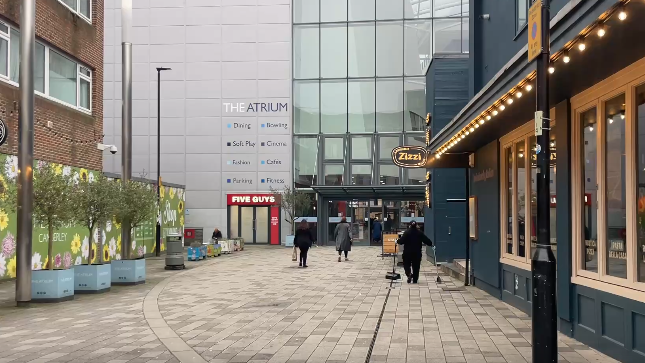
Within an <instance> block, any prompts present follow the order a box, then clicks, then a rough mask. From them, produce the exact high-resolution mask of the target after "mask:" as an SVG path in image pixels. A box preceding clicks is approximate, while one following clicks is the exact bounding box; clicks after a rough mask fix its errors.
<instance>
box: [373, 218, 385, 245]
mask: <svg viewBox="0 0 645 363" xmlns="http://www.w3.org/2000/svg"><path fill="white" fill-rule="evenodd" d="M382 237H383V225H382V224H381V222H379V221H378V218H374V225H373V226H372V239H373V240H374V243H375V244H378V243H379V242H381V238H382Z"/></svg>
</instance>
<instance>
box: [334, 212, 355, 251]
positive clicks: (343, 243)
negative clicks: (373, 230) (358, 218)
mask: <svg viewBox="0 0 645 363" xmlns="http://www.w3.org/2000/svg"><path fill="white" fill-rule="evenodd" d="M334 240H335V241H336V251H338V262H340V255H341V253H343V252H344V253H345V261H347V260H348V258H347V254H348V253H349V251H351V250H352V233H351V227H350V225H349V223H347V218H345V217H343V218H341V220H340V223H338V225H336V229H335V230H334Z"/></svg>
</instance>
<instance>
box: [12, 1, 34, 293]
mask: <svg viewBox="0 0 645 363" xmlns="http://www.w3.org/2000/svg"><path fill="white" fill-rule="evenodd" d="M35 19H36V0H23V1H22V7H21V9H20V31H21V33H22V34H21V37H20V58H21V59H22V60H21V62H20V120H19V124H18V133H19V137H18V176H17V178H16V179H17V184H18V233H17V237H18V248H17V251H16V259H17V266H16V267H17V268H16V270H17V271H16V277H17V278H16V304H17V305H18V306H27V305H28V304H29V302H30V301H31V237H32V231H33V220H32V215H31V212H32V209H33V204H34V195H33V189H34V184H33V173H32V168H33V164H34V52H35V44H36V41H35V33H36V27H35Z"/></svg>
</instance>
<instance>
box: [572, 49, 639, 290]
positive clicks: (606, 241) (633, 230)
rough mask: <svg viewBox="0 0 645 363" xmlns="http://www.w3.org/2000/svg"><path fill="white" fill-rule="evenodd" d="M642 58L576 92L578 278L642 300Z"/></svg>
mask: <svg viewBox="0 0 645 363" xmlns="http://www.w3.org/2000/svg"><path fill="white" fill-rule="evenodd" d="M643 65H645V59H643V60H640V61H637V62H636V63H635V64H633V65H631V66H629V67H628V68H626V69H624V70H622V71H620V72H618V73H616V74H614V75H612V76H611V77H610V78H608V79H607V80H605V81H603V82H602V83H601V84H598V85H596V86H594V87H591V88H590V89H588V90H586V91H584V92H582V93H580V94H578V95H576V96H574V97H572V99H571V109H572V111H573V112H572V115H573V118H572V130H573V135H572V136H573V138H572V153H573V155H572V156H573V160H575V163H574V164H573V165H572V166H573V167H572V170H571V171H572V185H571V187H572V209H573V210H572V217H573V219H572V221H573V226H572V230H573V231H574V233H573V235H572V237H573V242H574V244H573V246H575V253H574V258H573V261H572V262H573V265H574V269H573V276H572V282H574V283H576V284H579V285H583V286H589V287H592V288H595V289H598V290H603V291H610V292H612V293H614V294H619V295H621V296H627V297H630V298H633V299H637V300H641V301H645V71H643V70H642V69H643ZM636 66H638V67H636Z"/></svg>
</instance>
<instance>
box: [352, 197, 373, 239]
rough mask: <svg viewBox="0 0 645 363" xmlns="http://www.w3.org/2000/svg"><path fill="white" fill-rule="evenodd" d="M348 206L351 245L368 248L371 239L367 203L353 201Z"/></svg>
mask: <svg viewBox="0 0 645 363" xmlns="http://www.w3.org/2000/svg"><path fill="white" fill-rule="evenodd" d="M350 206H351V209H350V216H351V217H352V219H351V221H352V240H353V244H354V245H355V246H369V245H370V239H371V237H370V236H371V231H370V229H371V227H370V225H371V222H370V218H369V209H368V208H369V207H368V206H369V202H367V201H365V202H361V201H353V202H351V203H350Z"/></svg>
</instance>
